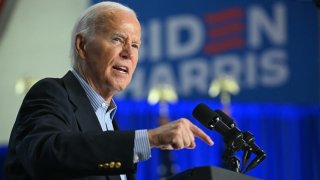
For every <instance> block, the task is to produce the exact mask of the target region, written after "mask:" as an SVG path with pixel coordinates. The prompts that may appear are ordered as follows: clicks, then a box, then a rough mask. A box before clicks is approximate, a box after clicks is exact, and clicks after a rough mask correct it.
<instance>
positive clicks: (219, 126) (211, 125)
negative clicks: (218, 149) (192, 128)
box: [192, 103, 245, 152]
mask: <svg viewBox="0 0 320 180" xmlns="http://www.w3.org/2000/svg"><path fill="white" fill-rule="evenodd" d="M192 115H193V116H194V117H195V118H196V119H197V120H198V121H200V122H201V123H202V124H203V125H204V126H205V127H207V128H208V129H210V130H213V129H214V130H216V131H217V132H218V133H220V134H221V135H222V136H223V137H224V141H225V143H227V144H228V145H229V146H230V147H231V149H232V151H234V152H235V151H238V150H240V149H241V148H242V146H243V145H244V144H245V141H244V140H243V136H242V133H241V131H240V130H239V129H238V128H230V127H229V126H228V125H226V124H225V122H224V121H225V119H226V117H224V116H221V115H220V114H218V113H217V112H215V111H212V110H211V109H210V108H209V107H208V106H207V105H205V104H203V103H200V104H198V105H197V106H196V107H195V108H194V110H193V112H192ZM226 122H227V123H228V124H229V123H230V122H231V121H229V120H226Z"/></svg>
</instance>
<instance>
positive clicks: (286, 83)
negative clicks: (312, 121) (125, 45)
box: [92, 0, 320, 103]
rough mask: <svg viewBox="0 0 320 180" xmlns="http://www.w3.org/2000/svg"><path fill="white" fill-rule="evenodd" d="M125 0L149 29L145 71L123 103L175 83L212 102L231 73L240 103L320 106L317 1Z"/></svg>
mask: <svg viewBox="0 0 320 180" xmlns="http://www.w3.org/2000/svg"><path fill="white" fill-rule="evenodd" d="M92 2H93V3H95V2H99V0H92ZM118 2H121V3H124V4H126V5H128V6H129V7H131V8H133V9H134V10H135V11H136V12H137V14H138V18H139V20H140V21H141V24H142V29H143V33H142V47H141V49H140V58H139V65H138V68H137V70H136V72H135V74H134V77H133V81H132V83H131V85H130V86H129V88H127V90H126V91H125V92H124V93H123V94H122V95H121V96H119V97H122V98H126V99H128V98H130V99H140V100H141V99H144V98H145V97H146V95H147V93H148V92H149V90H150V88H152V87H153V86H155V85H159V84H170V85H171V86H173V87H174V88H175V89H176V91H177V92H178V94H179V97H180V98H183V99H194V98H208V89H209V85H210V83H211V81H213V80H215V79H216V78H218V77H220V76H224V75H228V76H231V77H233V78H234V79H236V80H237V81H238V83H239V84H240V86H241V92H240V94H238V95H237V96H236V97H234V98H233V100H235V101H242V102H247V101H251V102H252V101H253V102H257V101H259V102H281V103H282V102H285V103H286V102H294V103H319V102H320V89H319V86H318V82H319V81H320V79H319V77H320V71H319V66H320V63H319V49H320V46H319V37H320V35H319V33H320V30H319V20H318V17H317V16H318V15H317V8H316V6H315V5H314V3H313V2H312V0H268V1H259V0H247V1H243V0H233V1H223V0H214V1H212V0H202V1H201V2H198V1H186V2H183V3H182V2H180V1H172V0H161V1H150V0H139V1H132V0H118Z"/></svg>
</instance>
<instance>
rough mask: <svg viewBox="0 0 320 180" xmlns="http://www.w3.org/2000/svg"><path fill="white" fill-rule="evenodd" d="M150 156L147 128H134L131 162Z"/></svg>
mask: <svg viewBox="0 0 320 180" xmlns="http://www.w3.org/2000/svg"><path fill="white" fill-rule="evenodd" d="M150 157H151V150H150V144H149V139H148V132H147V130H136V131H135V138H134V148H133V162H134V163H137V162H139V161H145V160H148V159H149V158H150Z"/></svg>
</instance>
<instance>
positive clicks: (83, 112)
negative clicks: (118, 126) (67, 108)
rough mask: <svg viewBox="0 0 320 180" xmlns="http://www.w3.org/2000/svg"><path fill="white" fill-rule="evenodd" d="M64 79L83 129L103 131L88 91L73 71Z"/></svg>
mask: <svg viewBox="0 0 320 180" xmlns="http://www.w3.org/2000/svg"><path fill="white" fill-rule="evenodd" d="M63 81H64V84H65V87H66V89H67V92H68V94H69V97H70V101H71V102H72V104H73V105H74V112H75V114H76V118H77V121H78V124H79V127H80V129H81V131H83V132H85V131H97V130H98V131H102V129H101V126H100V124H99V121H98V118H97V116H96V114H95V113H94V111H93V108H92V106H91V104H90V101H89V99H88V97H87V94H86V92H85V91H84V89H83V88H82V86H81V84H80V83H79V81H78V80H77V79H76V77H75V76H74V75H73V74H72V72H71V71H69V72H68V73H67V74H66V75H65V76H64V77H63Z"/></svg>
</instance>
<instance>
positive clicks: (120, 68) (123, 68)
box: [114, 66, 128, 73]
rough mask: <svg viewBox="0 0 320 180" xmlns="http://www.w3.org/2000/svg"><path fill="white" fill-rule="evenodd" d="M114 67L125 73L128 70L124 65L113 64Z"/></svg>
mask: <svg viewBox="0 0 320 180" xmlns="http://www.w3.org/2000/svg"><path fill="white" fill-rule="evenodd" d="M114 69H116V70H118V71H122V72H125V73H127V72H128V68H127V67H125V66H115V67H114Z"/></svg>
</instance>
